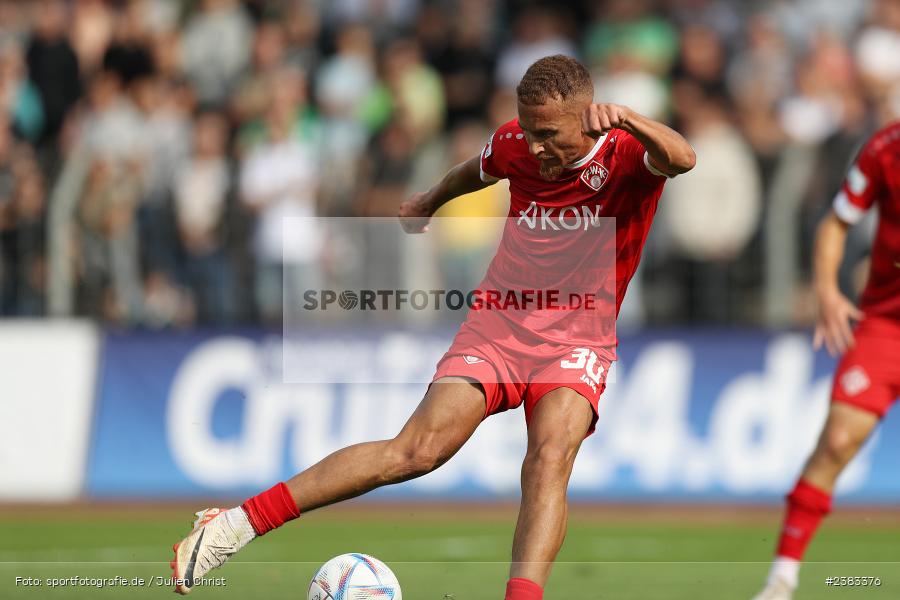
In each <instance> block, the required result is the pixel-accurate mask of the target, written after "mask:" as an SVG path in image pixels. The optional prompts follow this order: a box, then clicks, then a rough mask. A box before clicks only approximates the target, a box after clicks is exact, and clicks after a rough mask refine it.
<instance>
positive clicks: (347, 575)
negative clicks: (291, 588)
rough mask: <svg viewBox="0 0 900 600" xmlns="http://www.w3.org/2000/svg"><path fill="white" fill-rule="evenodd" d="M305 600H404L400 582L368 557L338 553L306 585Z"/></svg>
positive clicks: (375, 560) (380, 564) (377, 562)
mask: <svg viewBox="0 0 900 600" xmlns="http://www.w3.org/2000/svg"><path fill="white" fill-rule="evenodd" d="M306 597H307V600H382V599H384V600H403V596H402V594H401V593H400V583H399V582H398V581H397V577H396V576H395V575H394V573H393V572H392V571H391V570H390V569H388V568H387V565H385V564H384V563H383V562H381V561H380V560H378V559H377V558H373V557H371V556H369V555H368V554H356V553H353V554H341V555H340V556H336V557H334V558H332V559H331V560H329V561H328V562H327V563H325V564H324V565H322V567H321V568H320V569H319V570H318V572H317V573H316V575H315V576H314V577H313V578H312V581H311V582H310V583H309V592H308V593H307V595H306Z"/></svg>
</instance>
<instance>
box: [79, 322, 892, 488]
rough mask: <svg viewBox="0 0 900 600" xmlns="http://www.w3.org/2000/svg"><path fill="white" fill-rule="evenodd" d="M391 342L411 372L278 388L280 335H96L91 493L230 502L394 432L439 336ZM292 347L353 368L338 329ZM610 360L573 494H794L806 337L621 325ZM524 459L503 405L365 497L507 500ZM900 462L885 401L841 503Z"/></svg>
mask: <svg viewBox="0 0 900 600" xmlns="http://www.w3.org/2000/svg"><path fill="white" fill-rule="evenodd" d="M348 335H350V337H349V338H347V339H344V343H345V344H346V345H347V347H351V346H352V347H353V348H354V349H355V351H356V352H362V353H363V354H362V356H366V355H368V356H378V355H384V354H385V352H384V344H385V343H386V342H385V336H384V335H380V334H377V333H356V334H348ZM390 337H391V341H390V353H389V354H390V356H391V361H390V362H389V363H386V365H385V366H383V367H380V368H397V369H403V374H402V376H403V377H404V378H407V379H406V380H408V381H417V382H418V383H415V384H387V383H381V384H367V383H365V382H364V381H354V380H352V378H349V379H341V378H339V377H338V378H335V380H333V381H330V380H328V379H327V378H325V377H323V378H321V381H316V382H313V383H303V384H286V383H283V381H284V379H283V377H282V374H281V364H282V362H281V357H282V349H283V344H282V339H281V337H280V336H277V335H266V334H263V333H260V332H250V333H246V332H244V333H239V334H227V335H225V334H221V333H216V334H212V333H211V334H198V333H191V334H176V333H160V334H149V333H144V334H138V333H130V334H116V333H109V334H107V335H106V338H105V340H104V345H103V351H102V360H101V368H100V373H99V378H98V392H97V405H96V412H95V423H94V428H93V439H92V446H91V451H90V456H89V464H88V473H87V483H86V493H87V496H88V497H90V498H125V499H128V498H143V499H158V498H178V497H196V496H218V497H229V498H230V497H240V496H243V495H247V494H250V493H253V492H254V491H256V490H258V489H260V488H262V487H267V486H269V485H271V484H272V483H273V482H275V481H278V480H283V479H286V478H288V477H290V476H291V475H293V474H294V473H295V472H297V471H298V470H301V469H303V468H305V467H308V466H309V465H311V464H313V463H314V462H316V461H317V460H319V459H321V458H323V457H324V456H325V455H327V454H328V453H330V452H332V451H334V450H336V449H338V448H341V447H343V446H345V445H348V444H351V443H356V442H361V441H366V440H371V439H384V438H387V437H390V436H392V435H394V434H395V433H396V432H397V431H399V428H400V427H401V426H402V424H403V422H404V421H405V419H406V417H407V416H408V415H409V414H410V413H411V412H412V410H413V409H414V408H415V405H416V403H417V402H418V400H419V399H420V397H421V395H422V394H423V393H424V391H425V389H426V387H427V381H428V379H429V377H430V374H431V372H432V370H433V368H434V364H435V360H436V358H437V357H439V356H440V352H441V351H442V349H443V348H444V347H446V344H447V343H448V341H449V335H445V336H442V335H428V336H423V335H415V334H411V333H400V332H394V333H393V334H392V335H391V336H390ZM303 343H304V345H305V351H306V352H312V353H316V351H317V349H319V348H321V351H322V353H323V354H324V355H326V356H333V359H329V360H333V361H334V362H335V363H336V364H338V365H342V364H343V365H347V366H346V367H345V368H351V365H350V363H352V361H348V360H347V359H346V357H342V356H341V355H340V354H339V353H335V345H334V342H333V340H330V339H326V338H323V337H322V336H315V335H311V336H310V337H309V339H307V340H303ZM619 357H620V360H619V362H618V363H617V364H616V365H615V366H614V367H613V370H612V372H611V373H610V383H609V386H608V388H607V391H606V392H605V393H604V395H603V397H602V398H601V403H600V411H601V415H600V422H599V423H598V428H597V433H596V434H595V435H593V436H591V437H590V438H588V439H587V440H586V441H585V443H584V445H583V446H582V450H581V452H580V453H579V457H578V460H577V462H576V466H575V470H574V473H573V476H572V480H571V492H572V497H574V498H577V499H583V500H612V501H622V500H650V501H652V500H660V501H713V502H771V501H776V500H778V499H780V498H781V497H782V496H783V494H784V493H785V492H786V490H788V489H789V488H790V487H791V485H792V484H793V481H794V478H795V477H796V475H797V473H798V471H799V469H800V467H801V466H802V463H803V461H804V460H805V459H806V457H807V455H808V453H809V451H810V450H811V448H812V446H813V444H814V442H815V439H816V436H817V434H818V431H819V428H820V427H821V424H822V422H823V420H824V417H825V414H826V411H827V408H828V395H829V389H830V385H831V378H830V375H831V370H832V369H833V367H834V361H833V359H830V358H828V357H827V356H826V355H825V354H824V353H814V352H813V351H812V349H811V348H810V344H809V338H808V336H807V335H805V334H798V333H780V334H766V333H763V332H757V331H734V330H726V331H694V330H677V331H676V330H673V331H656V332H652V333H642V334H637V335H630V336H629V335H625V336H622V337H621V341H620V346H619ZM391 365H396V366H395V367H391ZM339 371H340V369H336V370H335V373H339ZM524 452H525V426H524V415H523V413H522V411H521V410H517V411H511V412H508V413H504V414H501V415H497V416H495V417H491V418H490V419H488V420H487V421H486V422H485V423H484V424H483V425H482V426H481V428H480V429H479V430H478V432H476V434H475V436H473V438H472V439H471V440H470V441H469V443H468V444H467V446H466V447H465V448H463V450H462V451H461V452H460V453H459V454H458V455H457V456H455V457H454V458H453V459H452V460H451V461H450V462H449V463H447V464H446V465H444V466H443V467H441V469H439V470H438V471H436V472H434V473H432V474H429V475H427V476H425V477H423V478H421V479H418V480H414V481H411V482H407V483H404V484H401V485H398V486H393V487H390V488H385V489H383V490H381V491H379V492H378V493H377V494H376V496H378V497H381V498H397V499H418V498H472V499H492V498H507V497H513V496H515V495H517V493H518V485H519V467H520V464H521V459H522V457H523V456H524ZM897 456H900V414H898V412H897V411H893V412H892V413H890V414H889V415H888V417H887V418H886V419H885V421H884V422H883V423H882V425H881V427H880V428H879V431H878V432H877V434H876V435H875V436H873V438H872V439H871V440H870V441H869V442H868V443H867V444H866V446H865V448H864V449H863V451H862V453H861V454H860V456H859V457H858V458H857V459H856V460H855V461H854V462H853V463H852V464H851V466H850V467H849V468H848V469H847V471H846V472H845V474H844V475H843V477H842V478H841V480H840V482H839V487H838V497H839V498H840V499H842V500H843V501H848V502H859V503H896V502H897V501H900V463H898V461H897V460H896V457H897Z"/></svg>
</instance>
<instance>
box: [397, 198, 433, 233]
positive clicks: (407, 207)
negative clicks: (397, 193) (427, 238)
mask: <svg viewBox="0 0 900 600" xmlns="http://www.w3.org/2000/svg"><path fill="white" fill-rule="evenodd" d="M431 215H432V210H431V203H430V202H428V197H427V195H426V194H425V193H424V192H419V193H418V194H413V196H412V197H410V198H409V199H408V200H406V201H405V202H404V203H403V204H401V205H400V210H399V211H398V213H397V217H398V218H399V219H400V225H401V226H402V227H403V231H405V232H406V233H425V232H426V231H428V223H429V222H430V221H431Z"/></svg>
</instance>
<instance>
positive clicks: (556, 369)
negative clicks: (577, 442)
mask: <svg viewBox="0 0 900 600" xmlns="http://www.w3.org/2000/svg"><path fill="white" fill-rule="evenodd" d="M603 356H604V354H603V353H602V352H601V351H600V350H599V349H595V348H587V347H581V346H578V347H576V346H563V345H559V344H553V343H532V344H527V345H526V344H522V343H520V342H518V341H517V340H516V339H515V337H513V336H511V335H505V336H497V337H494V338H493V339H492V340H485V339H484V338H482V337H481V336H480V335H478V334H476V333H475V332H474V330H473V328H472V327H471V325H470V324H469V323H466V324H464V325H463V326H462V328H461V329H460V331H459V333H458V334H457V335H456V338H455V339H454V340H453V344H452V345H451V346H450V349H449V350H448V351H447V353H446V354H444V357H443V358H442V359H441V360H440V362H438V365H437V369H436V371H435V374H434V377H433V378H432V383H433V382H435V381H437V380H438V379H440V378H441V377H466V378H469V379H473V380H475V381H477V382H478V383H479V384H481V386H482V388H484V395H485V400H486V401H487V408H486V410H485V414H484V417H485V418H487V417H489V416H491V415H494V414H497V413H501V412H504V411H507V410H510V409H513V408H518V407H519V406H521V405H522V404H523V403H524V404H525V423H526V424H528V423H530V422H531V415H532V413H533V412H534V407H535V406H537V403H538V401H539V400H540V399H541V398H543V397H544V396H545V395H547V394H548V393H549V392H551V391H553V390H556V389H559V388H570V389H572V390H574V391H575V392H577V393H578V394H581V395H582V396H584V397H585V398H586V399H587V401H588V402H589V403H590V405H591V409H592V410H593V412H594V418H593V420H592V421H591V425H590V428H589V429H588V432H587V435H590V434H592V433H593V432H594V427H595V426H596V424H597V416H598V404H599V402H600V395H601V394H602V393H603V390H604V389H605V388H606V375H607V373H608V372H609V367H610V364H611V361H610V360H608V359H606V358H603Z"/></svg>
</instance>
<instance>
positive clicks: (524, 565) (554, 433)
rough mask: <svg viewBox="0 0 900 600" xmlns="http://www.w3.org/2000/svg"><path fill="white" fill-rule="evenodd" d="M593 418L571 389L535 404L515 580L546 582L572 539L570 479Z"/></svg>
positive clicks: (524, 471)
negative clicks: (568, 536)
mask: <svg viewBox="0 0 900 600" xmlns="http://www.w3.org/2000/svg"><path fill="white" fill-rule="evenodd" d="M593 417H594V413H593V409H592V408H591V405H590V403H589V402H588V401H587V399H586V398H584V397H583V396H581V395H580V394H578V393H577V392H575V391H573V390H571V389H569V388H559V389H556V390H553V391H552V392H550V393H548V394H547V395H545V396H544V397H543V398H542V399H541V400H540V401H539V402H538V403H537V405H536V406H535V408H534V413H533V414H532V416H531V422H530V423H529V426H528V451H527V453H526V455H525V460H524V462H523V463H522V504H521V508H520V509H519V520H518V522H517V523H516V534H515V538H514V540H513V553H512V565H511V567H510V577H511V578H522V579H528V580H530V581H533V582H534V583H536V584H537V585H539V586H541V587H543V586H544V585H545V584H546V582H547V578H548V577H549V575H550V569H551V567H552V565H553V561H554V560H555V559H556V555H557V553H558V552H559V549H560V547H562V542H563V539H564V538H565V535H566V521H567V516H568V506H567V501H566V488H567V487H568V484H569V476H570V475H571V474H572V466H573V464H574V462H575V456H576V454H577V453H578V449H579V447H580V446H581V442H582V441H583V440H584V437H585V434H586V433H587V431H588V428H589V427H590V425H591V422H592V420H593Z"/></svg>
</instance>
